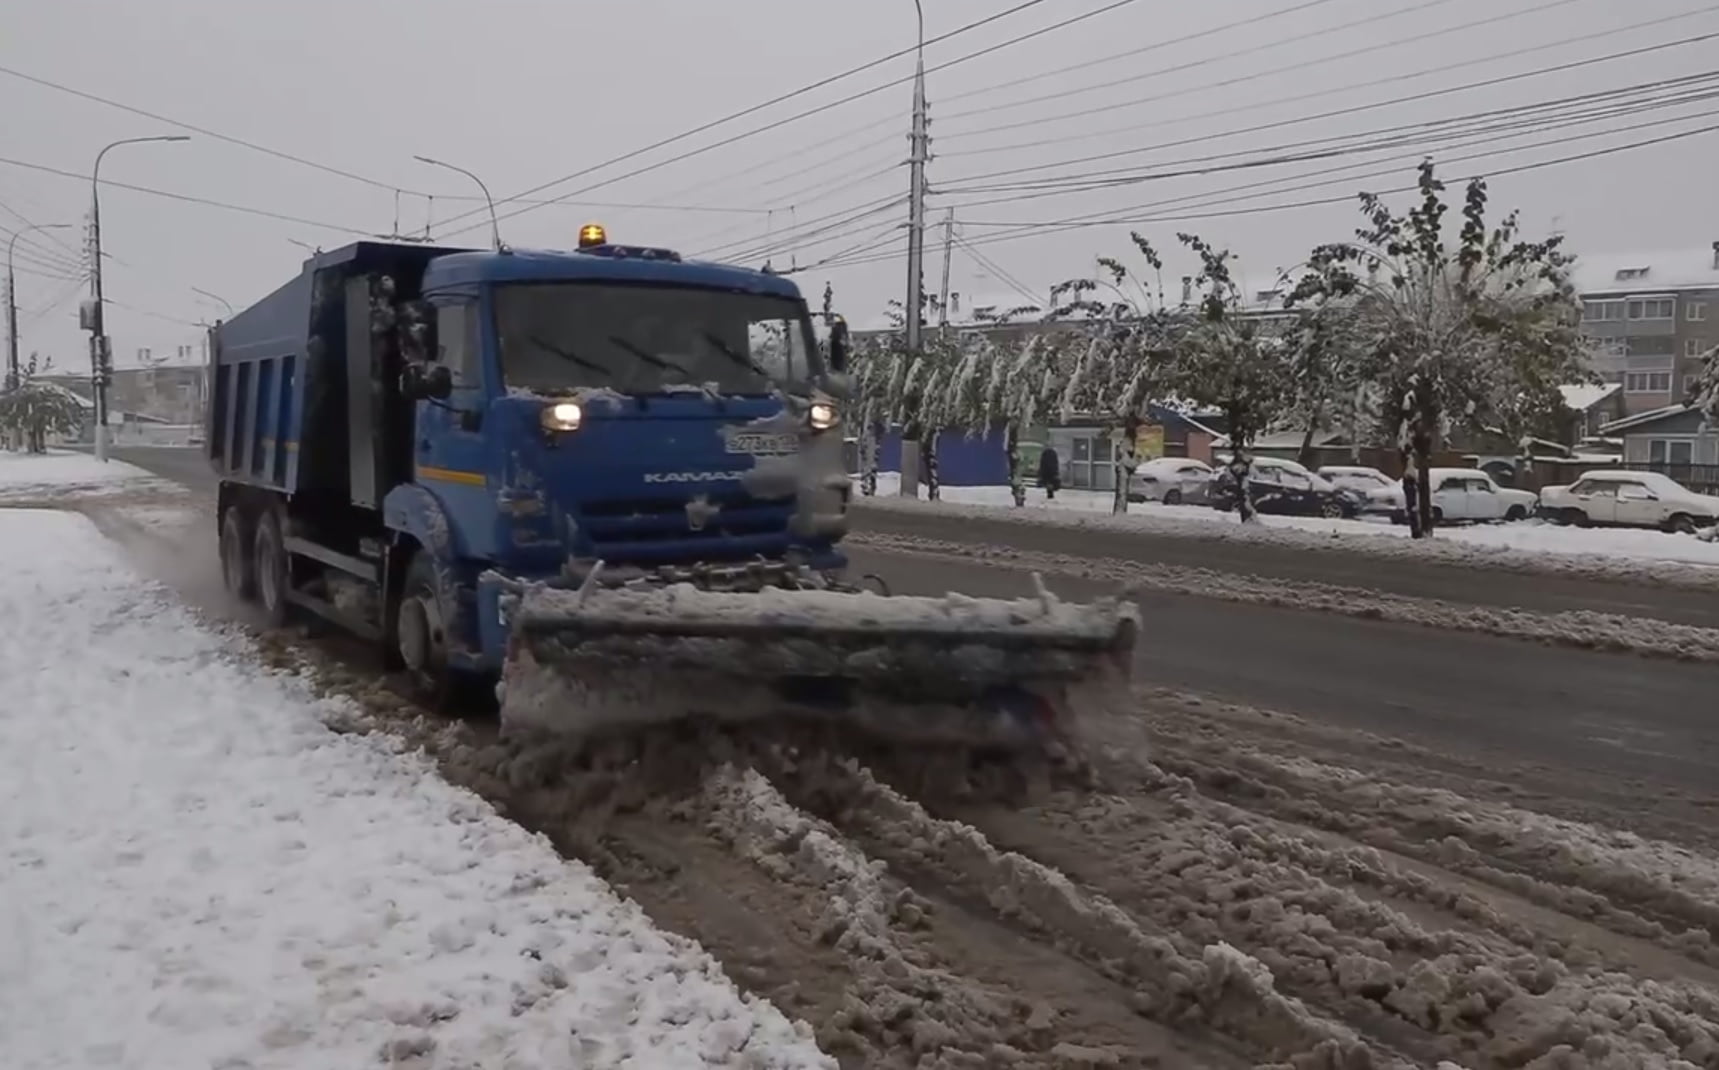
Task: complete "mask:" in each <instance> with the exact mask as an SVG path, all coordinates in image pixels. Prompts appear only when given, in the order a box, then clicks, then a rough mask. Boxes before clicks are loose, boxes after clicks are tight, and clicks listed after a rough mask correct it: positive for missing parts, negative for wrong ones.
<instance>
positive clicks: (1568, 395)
mask: <svg viewBox="0 0 1719 1070" xmlns="http://www.w3.org/2000/svg"><path fill="white" fill-rule="evenodd" d="M1622 389H1623V384H1622V383H1601V384H1600V385H1598V386H1594V385H1591V384H1589V383H1572V384H1570V385H1568V386H1560V387H1559V388H1558V392H1559V393H1560V394H1562V395H1564V404H1565V406H1566V407H1568V408H1571V409H1574V410H1575V411H1577V412H1587V411H1588V410H1589V409H1591V408H1593V407H1594V406H1595V405H1598V404H1599V403H1600V402H1602V401H1604V400H1606V399H1607V398H1609V397H1611V396H1612V395H1613V394H1616V393H1617V392H1618V391H1620V390H1622Z"/></svg>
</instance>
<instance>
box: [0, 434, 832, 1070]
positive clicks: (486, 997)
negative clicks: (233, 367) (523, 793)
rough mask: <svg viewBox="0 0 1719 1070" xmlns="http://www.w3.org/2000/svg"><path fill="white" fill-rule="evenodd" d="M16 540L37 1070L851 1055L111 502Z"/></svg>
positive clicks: (24, 998)
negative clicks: (113, 526)
mask: <svg viewBox="0 0 1719 1070" xmlns="http://www.w3.org/2000/svg"><path fill="white" fill-rule="evenodd" d="M31 463H35V462H31ZM0 544H4V545H5V546H6V547H7V549H8V550H9V551H12V552H13V553H15V554H19V555H21V556H23V557H24V558H26V559H28V560H30V561H31V562H32V563H33V564H34V566H35V567H33V568H31V569H29V570H3V571H0V679H3V680H4V681H5V682H6V685H7V694H6V701H5V702H4V703H3V704H0V845H3V846H0V850H3V851H4V852H5V859H4V862H3V863H0V902H4V903H5V904H6V906H7V908H8V922H9V924H8V925H6V926H5V927H4V928H3V929H0V1047H3V1048H4V1050H5V1051H6V1052H7V1058H6V1060H5V1061H6V1064H7V1066H8V1067H12V1068H20V1070H22V1068H32V1067H43V1068H46V1067H64V1066H101V1065H107V1066H125V1067H184V1066H219V1067H227V1068H234V1070H236V1068H240V1067H244V1068H249V1070H264V1068H301V1067H302V1068H305V1070H322V1068H325V1067H334V1066H342V1067H356V1066H364V1065H379V1066H391V1065H408V1066H415V1067H443V1066H446V1067H456V1066H457V1067H470V1066H485V1067H499V1068H509V1067H522V1068H523V1067H546V1066H630V1067H679V1066H746V1067H809V1066H818V1067H833V1066H834V1065H835V1064H834V1062H833V1061H832V1060H830V1059H829V1058H828V1057H826V1056H823V1055H821V1054H820V1053H819V1052H818V1051H817V1050H816V1047H815V1045H814V1043H813V1042H812V1040H811V1039H810V1035H809V1031H808V1030H807V1029H806V1028H805V1027H804V1026H800V1025H796V1024H792V1023H790V1022H789V1021H788V1020H787V1019H786V1018H784V1017H783V1016H782V1015H781V1014H780V1013H779V1012H778V1011H777V1010H776V1009H775V1008H774V1007H772V1006H770V1005H769V1004H766V1003H764V1002H762V1001H758V1000H756V999H751V998H747V997H743V996H742V995H741V994H740V993H739V992H738V991H737V990H736V989H735V988H734V986H733V985H732V984H731V983H730V982H729V981H728V980H727V978H726V977H725V976H724V975H723V974H722V972H721V971H720V969H719V968H718V966H717V965H716V963H715V962H714V961H713V960H712V959H711V958H710V957H709V956H708V955H707V954H705V953H704V952H703V951H702V950H701V949H700V948H699V947H697V946H696V945H694V944H691V943H690V942H688V941H685V940H682V939H680V938H678V937H674V936H671V935H667V934H664V933H662V932H660V931H658V930H656V929H655V928H654V927H653V926H652V925H651V923H650V922H649V920H648V919H647V918H645V917H644V915H643V914H642V912H641V911H639V910H638V909H637V907H636V906H634V905H633V904H630V903H626V902H622V901H620V900H618V899H617V898H616V896H615V895H614V893H613V892H612V891H611V890H610V889H609V888H608V887H607V886H606V885H605V884H603V883H602V882H601V881H600V880H598V879H597V878H596V877H595V876H594V875H593V874H591V873H590V871H589V870H587V869H586V868H585V867H584V866H583V865H580V864H578V863H575V862H567V861H564V860H562V859H560V858H559V857H558V856H557V855H556V854H555V853H554V851H553V850H552V848H551V847H550V846H549V845H548V844H547V843H546V842H545V841H544V840H542V839H541V838H539V837H535V836H532V835H530V834H528V833H526V832H525V831H523V830H522V829H520V828H519V827H518V826H516V825H514V824H512V823H510V822H508V821H505V820H503V819H502V818H500V817H499V816H498V815H497V814H496V813H495V812H494V811H493V810H491V809H490V807H489V806H488V805H487V804H485V803H483V802H481V801H480V800H479V799H477V798H476V797H475V796H473V795H471V794H469V793H466V792H464V791H460V790H457V789H455V788H453V787H451V786H449V785H448V784H446V783H445V782H444V781H442V780H441V779H440V778H439V777H437V776H436V774H435V773H434V771H433V769H432V767H431V765H430V764H429V763H428V762H427V761H426V760H424V759H423V758H421V757H419V756H415V755H407V754H401V753H396V752H393V751H391V750H389V749H388V747H387V744H386V743H385V742H384V739H385V737H377V736H357V735H337V734H335V733H333V732H331V731H330V730H329V729H328V728H326V727H325V726H324V725H323V723H322V722H321V721H320V720H319V707H318V704H317V703H316V701H315V700H314V699H312V698H311V697H310V693H309V689H308V687H306V686H305V685H304V684H302V683H301V682H300V681H298V680H297V679H295V678H293V677H288V676H270V675H268V674H266V673H264V672H263V671H262V670H260V669H258V668H256V667H255V666H254V665H253V664H252V663H250V662H249V660H248V659H247V657H246V656H245V655H246V652H245V651H244V650H243V649H241V648H240V646H239V644H238V642H236V641H233V640H229V639H226V638H223V637H221V636H218V635H216V634H213V633H212V632H211V631H209V630H208V629H206V628H204V627H202V626H200V625H199V624H198V623H197V622H196V621H195V620H193V619H192V618H191V616H190V614H189V613H188V612H187V611H186V610H184V609H183V608H181V607H180V606H178V605H177V604H176V603H174V602H172V601H171V600H170V599H169V598H168V597H167V596H166V595H165V594H164V593H163V592H162V591H161V590H160V589H159V588H157V587H155V586H154V585H152V584H149V583H146V582H144V581H142V580H140V579H139V578H138V577H137V576H136V575H135V574H134V573H132V572H131V570H130V569H128V568H127V567H125V565H123V564H122V563H121V561H120V559H119V558H118V556H117V552H116V551H115V550H114V549H113V548H112V547H111V546H110V545H109V544H107V543H106V542H105V541H104V540H102V538H101V537H100V536H99V535H98V534H97V533H96V531H95V529H94V528H93V527H92V526H91V525H90V523H89V522H88V521H87V520H86V519H85V518H83V517H81V516H77V515H72V514H64V513H55V512H36V511H22V510H20V511H0ZM320 712H321V713H329V712H332V711H330V710H329V709H327V708H323V709H321V710H320Z"/></svg>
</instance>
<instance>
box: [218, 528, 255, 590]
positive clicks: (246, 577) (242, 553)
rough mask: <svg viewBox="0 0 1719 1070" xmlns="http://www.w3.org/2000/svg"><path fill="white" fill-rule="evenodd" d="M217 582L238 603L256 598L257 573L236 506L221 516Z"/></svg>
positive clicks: (249, 544) (248, 541)
mask: <svg viewBox="0 0 1719 1070" xmlns="http://www.w3.org/2000/svg"><path fill="white" fill-rule="evenodd" d="M221 583H222V584H223V585H224V586H225V587H226V588H227V593H228V594H230V595H232V596H233V597H234V598H237V599H238V600H239V601H241V602H249V601H251V600H252V599H253V598H255V597H256V594H257V573H256V569H255V568H254V567H253V562H252V560H251V543H250V540H249V539H247V538H245V515H244V512H243V511H242V510H240V508H239V507H238V506H236V505H229V506H227V511H226V512H225V513H223V514H221Z"/></svg>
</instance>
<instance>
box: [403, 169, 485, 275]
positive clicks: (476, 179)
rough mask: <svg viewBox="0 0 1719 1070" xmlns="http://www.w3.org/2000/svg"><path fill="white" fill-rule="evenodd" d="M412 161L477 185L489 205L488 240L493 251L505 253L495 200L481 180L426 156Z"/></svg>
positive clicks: (464, 170)
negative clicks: (443, 170)
mask: <svg viewBox="0 0 1719 1070" xmlns="http://www.w3.org/2000/svg"><path fill="white" fill-rule="evenodd" d="M412 159H414V160H417V161H418V162H419V163H427V164H429V165H430V166H431V167H445V168H447V169H448V170H450V171H456V172H458V173H460V174H462V175H465V176H466V177H467V178H469V179H471V180H472V181H473V182H476V183H477V185H478V189H481V190H483V199H484V203H486V204H488V205H489V235H490V240H491V241H492V242H494V243H495V251H496V252H498V253H500V252H505V251H506V250H507V246H505V245H503V244H502V243H501V224H500V223H499V222H498V221H497V220H496V217H495V198H494V197H491V196H490V195H489V187H488V186H486V185H484V184H483V179H481V178H479V177H478V176H476V175H474V174H472V173H471V172H470V171H467V170H466V169H465V168H463V167H458V166H456V165H454V164H451V163H448V162H446V161H444V160H436V159H431V158H430V157H428V156H414V157H412Z"/></svg>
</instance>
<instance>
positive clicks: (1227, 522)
mask: <svg viewBox="0 0 1719 1070" xmlns="http://www.w3.org/2000/svg"><path fill="white" fill-rule="evenodd" d="M899 488H900V476H898V475H897V474H896V473H894V472H880V473H878V480H877V496H876V497H874V498H861V497H858V494H859V488H858V482H857V480H856V482H855V488H854V493H855V499H854V501H855V502H856V503H857V504H859V505H861V506H862V507H865V508H877V509H891V510H896V511H912V510H915V509H919V510H925V509H942V510H945V511H953V512H968V513H971V514H973V515H978V516H985V517H989V518H994V519H1002V520H1009V521H1012V522H1015V523H1023V524H1041V525H1050V526H1057V527H1077V528H1078V527H1103V528H1106V529H1111V530H1124V531H1126V530H1133V531H1141V532H1148V533H1152V534H1162V535H1175V536H1184V537H1188V538H1207V539H1210V538H1220V539H1237V540H1249V541H1269V542H1277V543H1282V544H1286V545H1303V546H1318V547H1321V548H1325V549H1330V548H1331V547H1332V545H1333V542H1334V541H1335V542H1337V543H1338V544H1340V545H1341V546H1342V547H1343V548H1344V549H1351V550H1355V551H1358V552H1362V553H1375V554H1404V553H1408V554H1414V555H1417V556H1419V557H1428V556H1434V555H1437V556H1445V557H1458V558H1461V557H1467V558H1470V559H1473V558H1476V557H1482V558H1484V557H1497V558H1501V557H1503V556H1508V555H1528V556H1533V557H1540V558H1542V559H1544V558H1545V557H1547V556H1555V557H1558V558H1563V559H1581V558H1586V559H1589V560H1590V561H1592V562H1604V561H1607V560H1610V561H1634V562H1653V563H1666V564H1676V565H1702V566H1707V567H1711V568H1719V542H1714V541H1711V540H1707V539H1702V538H1699V537H1696V536H1690V535H1668V534H1666V533H1664V532H1659V531H1646V530H1630V529H1617V530H1603V529H1585V528H1566V527H1559V526H1557V525H1554V524H1547V523H1545V522H1543V521H1539V520H1528V521H1520V522H1517V523H1511V524H1480V525H1473V526H1460V527H1458V526H1451V527H1443V528H1440V529H1438V537H1437V538H1436V539H1433V540H1431V541H1430V542H1426V543H1415V542H1412V541H1411V540H1410V539H1409V537H1408V536H1409V529H1408V528H1407V527H1398V526H1394V525H1392V524H1390V523H1389V522H1387V521H1385V520H1382V519H1381V520H1326V519H1323V518H1320V517H1296V516H1265V517H1261V518H1260V521H1259V523H1258V524H1255V525H1249V526H1245V527H1244V526H1243V525H1242V524H1241V523H1240V522H1239V521H1238V520H1237V518H1236V515H1235V514H1234V513H1220V512H1218V511H1217V510H1216V509H1212V508H1210V507H1209V506H1204V505H1163V504H1160V503H1156V502H1147V503H1140V502H1132V503H1130V504H1129V506H1128V512H1127V514H1126V515H1124V516H1112V515H1111V512H1110V507H1111V496H1110V492H1108V491H1090V490H1069V489H1064V490H1061V491H1058V492H1057V496H1056V499H1055V500H1054V501H1047V500H1046V499H1045V494H1044V491H1042V490H1040V489H1039V488H1037V487H1028V488H1027V504H1026V507H1025V508H1021V509H1017V508H1015V506H1014V502H1013V500H1012V499H1011V498H1010V496H1009V488H1008V487H950V486H945V487H943V488H942V489H941V492H940V493H941V495H942V498H941V501H939V502H935V503H933V502H927V501H924V500H923V499H919V500H915V499H912V498H902V497H899V496H898V495H897V491H898V489H899ZM920 493H921V494H924V490H923V489H921V491H920ZM1572 563H1574V562H1572Z"/></svg>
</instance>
